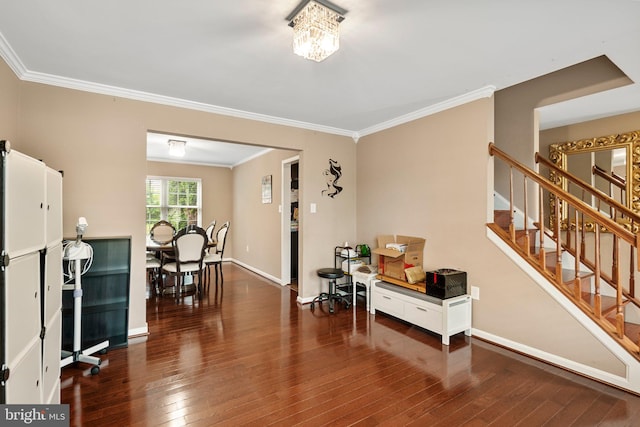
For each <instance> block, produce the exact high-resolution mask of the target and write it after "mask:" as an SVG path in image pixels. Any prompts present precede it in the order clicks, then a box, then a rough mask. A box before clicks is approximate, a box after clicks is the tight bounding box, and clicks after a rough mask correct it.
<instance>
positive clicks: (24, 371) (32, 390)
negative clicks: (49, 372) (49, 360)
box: [5, 340, 42, 404]
mask: <svg viewBox="0 0 640 427" xmlns="http://www.w3.org/2000/svg"><path fill="white" fill-rule="evenodd" d="M41 348H42V347H41V345H40V340H38V341H37V342H35V343H34V344H33V345H32V346H31V347H29V348H28V351H27V352H26V353H25V354H24V357H22V358H21V359H20V361H19V362H18V363H17V364H16V365H15V366H12V367H11V374H10V376H9V379H8V380H7V385H6V389H5V393H6V403H10V404H31V403H33V404H38V403H42V378H41V366H42V361H41V357H42V350H41Z"/></svg>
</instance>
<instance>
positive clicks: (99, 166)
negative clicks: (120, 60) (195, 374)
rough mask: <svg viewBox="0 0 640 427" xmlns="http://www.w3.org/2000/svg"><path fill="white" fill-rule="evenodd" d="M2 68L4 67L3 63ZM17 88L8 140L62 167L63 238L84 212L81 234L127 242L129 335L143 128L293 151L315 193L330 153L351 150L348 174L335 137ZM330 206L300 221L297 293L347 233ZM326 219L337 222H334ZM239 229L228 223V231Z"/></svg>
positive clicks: (3, 77) (141, 314) (133, 320)
mask: <svg viewBox="0 0 640 427" xmlns="http://www.w3.org/2000/svg"><path fill="white" fill-rule="evenodd" d="M2 67H4V68H2V69H3V70H6V66H5V64H4V63H2ZM14 80H15V76H13V75H11V73H7V72H4V71H3V72H0V87H9V88H10V89H11V88H12V87H13V86H14V85H15V81H14ZM14 90H15V89H14ZM17 91H18V94H17V96H15V97H14V98H15V99H14V101H15V105H12V104H13V101H12V102H5V101H4V100H2V101H0V102H1V103H2V104H1V105H2V106H3V107H4V108H5V109H8V111H7V117H11V116H14V117H17V118H18V123H19V127H18V128H17V129H16V131H15V136H14V137H12V140H13V141H12V142H14V146H15V148H16V149H18V150H19V151H22V152H24V153H25V154H27V155H30V156H32V157H35V158H39V159H43V160H45V161H46V163H47V164H48V165H49V166H51V167H53V168H55V169H61V170H64V172H65V174H64V190H63V203H64V219H63V222H64V233H65V235H73V233H74V230H75V224H76V221H77V218H78V216H85V217H86V218H87V220H88V222H89V228H88V230H87V236H88V237H94V236H113V235H118V236H122V235H126V236H132V253H133V254H134V256H133V257H132V262H131V269H132V273H131V303H130V308H131V310H130V318H129V327H130V328H131V329H133V330H138V329H140V328H145V327H146V319H145V316H146V315H145V268H144V247H145V245H144V242H145V227H144V218H145V207H144V205H145V203H144V200H145V185H144V181H145V177H146V175H147V172H148V171H147V160H146V133H147V131H149V130H151V131H158V132H167V133H176V134H181V135H191V136H200V137H203V138H209V139H221V140H225V141H233V142H240V143H251V144H255V145H261V146H271V147H279V148H285V149H294V150H301V151H302V152H304V155H305V156H306V157H305V158H306V159H310V160H309V164H310V165H311V167H309V168H305V166H304V164H301V168H303V172H302V173H301V176H300V179H301V186H303V187H304V188H311V189H314V192H315V191H317V192H318V193H319V191H320V187H321V186H322V185H323V181H322V179H323V178H322V175H321V170H318V169H319V168H318V167H317V165H318V164H320V163H322V164H324V162H325V161H326V159H327V158H329V157H331V156H333V155H335V153H342V152H344V151H345V150H346V151H347V152H348V151H349V150H352V151H353V153H354V154H353V155H351V156H343V158H342V162H343V166H345V169H347V170H350V171H355V148H353V147H354V145H355V144H354V143H353V140H351V139H350V138H346V137H342V136H336V135H328V134H323V133H320V132H315V131H309V130H304V129H299V128H292V127H286V126H280V125H273V124H268V123H263V122H258V121H251V120H246V119H239V118H233V117H227V116H220V115H216V114H211V113H206V112H201V111H194V110H187V109H183V108H176V107H168V106H163V105H158V104H150V103H146V102H140V101H133V100H128V99H123V98H117V97H112V96H105V95H97V94H92V93H87V92H80V91H75V90H69V89H64V88H60V87H52V86H47V85H41V84H35V83H29V82H20V83H19V84H18V85H17ZM345 147H347V148H345ZM301 163H303V162H301ZM352 173H353V172H352ZM318 174H320V175H318ZM307 181H310V182H307ZM353 191H355V189H354V190H353ZM352 194H355V193H352ZM313 198H315V197H311V199H313ZM333 208H334V213H333V214H330V213H329V212H328V211H325V212H323V211H322V210H321V209H319V213H318V214H316V215H310V216H307V217H306V220H305V222H304V223H303V225H302V230H301V237H303V236H305V235H306V236H311V238H309V239H306V238H304V240H303V241H302V243H301V252H302V254H303V261H302V262H301V264H300V268H301V277H300V281H301V286H304V288H305V291H304V292H305V295H306V294H308V295H312V294H314V293H315V290H314V288H315V289H318V288H319V280H318V278H317V277H316V275H315V270H316V269H318V268H321V267H324V266H326V262H327V260H326V257H327V252H328V249H327V248H331V247H333V246H334V245H335V244H336V242H339V241H341V240H343V239H344V236H345V234H347V233H345V229H347V230H349V231H350V232H352V233H354V232H355V231H354V230H355V224H354V220H355V218H354V216H353V212H354V211H355V201H352V202H348V201H346V198H345V201H343V202H339V203H335V204H334V205H333ZM305 210H307V211H308V205H307V206H306V207H305ZM335 217H340V224H339V225H337V226H336V224H335V223H334V218H335ZM243 226H244V224H234V225H233V228H232V229H231V234H232V233H233V230H234V229H241V228H242V227H243ZM316 230H322V232H321V233H320V232H319V231H316ZM318 234H321V236H320V238H319V239H317V240H314V239H313V238H312V237H313V236H314V235H318ZM274 250H279V242H274Z"/></svg>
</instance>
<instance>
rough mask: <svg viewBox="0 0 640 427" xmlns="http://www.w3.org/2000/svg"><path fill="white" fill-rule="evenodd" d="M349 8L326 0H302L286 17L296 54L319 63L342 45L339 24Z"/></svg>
mask: <svg viewBox="0 0 640 427" xmlns="http://www.w3.org/2000/svg"><path fill="white" fill-rule="evenodd" d="M346 13H347V11H346V10H345V9H342V8H341V7H339V6H336V5H335V4H333V3H331V2H329V1H326V0H303V1H302V3H300V4H299V5H298V7H296V8H295V9H294V10H293V12H291V13H290V14H289V16H287V21H289V26H290V27H292V28H293V53H295V54H296V55H300V56H302V57H304V58H306V59H312V60H314V61H316V62H320V61H322V60H323V59H325V58H327V57H328V56H329V55H331V54H332V53H334V52H335V51H337V50H338V49H339V48H340V28H339V24H340V23H341V22H342V21H343V20H344V14H346Z"/></svg>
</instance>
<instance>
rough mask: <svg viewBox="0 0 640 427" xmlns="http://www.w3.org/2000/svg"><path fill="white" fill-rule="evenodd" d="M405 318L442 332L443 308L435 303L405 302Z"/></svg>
mask: <svg viewBox="0 0 640 427" xmlns="http://www.w3.org/2000/svg"><path fill="white" fill-rule="evenodd" d="M404 318H405V320H406V321H407V322H409V323H413V324H414V325H417V326H420V327H421V328H425V329H429V330H430V331H433V332H435V333H438V334H439V333H441V332H442V308H441V307H438V306H436V305H433V304H414V303H411V302H408V301H407V302H405V303H404Z"/></svg>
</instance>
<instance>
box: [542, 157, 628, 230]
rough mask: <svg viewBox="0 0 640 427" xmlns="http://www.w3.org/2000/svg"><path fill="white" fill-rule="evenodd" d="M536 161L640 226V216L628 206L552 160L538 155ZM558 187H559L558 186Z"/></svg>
mask: <svg viewBox="0 0 640 427" xmlns="http://www.w3.org/2000/svg"><path fill="white" fill-rule="evenodd" d="M535 160H536V163H542V164H543V165H545V166H546V167H548V168H549V169H552V170H553V171H554V172H555V173H557V174H558V175H562V176H563V177H564V178H567V179H568V180H570V181H571V182H573V183H574V184H576V185H577V186H578V187H580V188H582V189H583V190H585V191H587V192H588V193H589V194H591V195H592V196H594V197H596V198H598V199H600V200H601V201H603V202H605V203H607V204H608V205H610V206H614V207H615V209H616V211H618V212H622V213H624V215H625V216H626V217H628V218H630V219H632V220H633V222H636V223H638V224H640V216H639V215H638V214H636V213H635V212H634V211H632V210H631V209H629V208H628V207H627V206H625V205H623V204H622V203H620V202H619V201H617V200H616V199H614V198H612V197H610V196H609V195H607V194H605V193H603V192H602V191H600V190H598V189H597V188H593V187H592V186H591V185H589V184H587V183H586V182H584V181H582V180H581V179H580V178H578V177H577V176H575V175H573V174H571V173H569V172H567V171H565V170H564V169H561V168H559V167H558V166H557V165H555V164H554V163H552V162H551V161H550V160H548V159H545V158H544V157H542V156H541V155H540V154H539V153H536V155H535ZM554 185H555V184H554ZM556 187H557V185H556Z"/></svg>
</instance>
